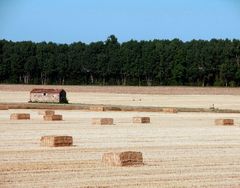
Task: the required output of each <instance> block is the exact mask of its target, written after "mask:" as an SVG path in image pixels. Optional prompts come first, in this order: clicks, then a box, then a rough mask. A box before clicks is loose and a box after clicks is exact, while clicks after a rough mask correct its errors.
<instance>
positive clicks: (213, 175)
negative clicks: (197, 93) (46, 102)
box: [0, 109, 240, 188]
mask: <svg viewBox="0 0 240 188" xmlns="http://www.w3.org/2000/svg"><path fill="white" fill-rule="evenodd" d="M23 112H24V113H30V115H31V120H22V121H10V120H9V116H10V114H12V113H23ZM38 112H39V110H12V109H11V110H8V111H0V132H1V134H0V140H1V142H0V187H1V188H2V187H3V188H10V187H24V188H30V187H60V188H61V187H62V188H65V187H88V186H89V187H98V186H102V187H216V188H219V187H236V188H237V187H240V174H239V171H240V152H239V151H240V150H239V148H240V127H239V126H240V114H215V113H177V114H164V113H153V112H151V113H150V112H148V113H143V112H89V111H86V112H83V111H74V110H73V111H58V110H56V114H62V115H63V116H64V120H65V121H60V122H46V121H44V120H43V119H42V116H39V115H38ZM144 116H148V117H150V118H151V126H133V124H132V117H144ZM101 117H107V118H114V125H112V126H92V125H91V119H92V118H101ZM219 118H226V119H234V120H235V125H236V126H215V123H214V120H215V119H219ZM43 135H71V136H72V137H73V138H74V147H67V148H61V147H57V148H51V147H50V148H48V147H40V145H39V139H40V138H41V136H43ZM118 151H140V152H142V154H143V157H144V165H143V166H137V167H113V166H106V165H104V164H103V163H102V155H103V154H104V153H109V152H118Z"/></svg>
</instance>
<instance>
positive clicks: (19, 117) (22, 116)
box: [10, 113, 30, 120]
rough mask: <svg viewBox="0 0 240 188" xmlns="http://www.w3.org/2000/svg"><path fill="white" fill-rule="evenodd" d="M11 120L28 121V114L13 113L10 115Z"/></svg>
mask: <svg viewBox="0 0 240 188" xmlns="http://www.w3.org/2000/svg"><path fill="white" fill-rule="evenodd" d="M10 119H11V120H28V119H30V114H25V113H14V114H11V115H10Z"/></svg>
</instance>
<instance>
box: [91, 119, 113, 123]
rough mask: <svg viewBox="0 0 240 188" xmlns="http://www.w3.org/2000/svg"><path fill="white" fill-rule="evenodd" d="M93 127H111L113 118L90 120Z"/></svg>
mask: <svg viewBox="0 0 240 188" xmlns="http://www.w3.org/2000/svg"><path fill="white" fill-rule="evenodd" d="M92 124H93V125H113V118H92Z"/></svg>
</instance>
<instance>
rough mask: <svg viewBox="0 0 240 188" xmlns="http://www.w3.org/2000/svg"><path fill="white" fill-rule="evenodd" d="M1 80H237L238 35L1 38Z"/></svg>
mask: <svg viewBox="0 0 240 188" xmlns="http://www.w3.org/2000/svg"><path fill="white" fill-rule="evenodd" d="M0 83H23V84H71V85H74V84H79V85H80V84H81V85H90V84H91V85H148V86H151V85H189V86H240V40H217V39H212V40H211V41H205V40H192V41H189V42H183V41H181V40H179V39H174V40H152V41H135V40H131V41H128V42H124V43H119V42H118V40H117V38H116V37H115V36H114V35H111V36H110V37H108V38H107V40H106V41H104V42H102V41H100V42H93V43H90V44H85V43H82V42H77V43H72V44H70V45H68V44H56V43H52V42H49V43H46V42H41V43H34V42H31V41H23V42H12V41H6V40H0Z"/></svg>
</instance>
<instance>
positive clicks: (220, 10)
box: [0, 0, 240, 43]
mask: <svg viewBox="0 0 240 188" xmlns="http://www.w3.org/2000/svg"><path fill="white" fill-rule="evenodd" d="M111 34H114V35H116V36H117V38H118V39H119V41H120V42H123V41H127V40H130V39H136V40H152V39H173V38H179V39H181V40H184V41H187V40H192V39H211V38H223V39H225V38H229V39H233V38H236V39H240V0H0V39H7V40H13V41H23V40H32V41H35V42H40V41H53V42H57V43H72V42H77V41H82V42H86V43H89V42H93V41H99V40H103V41H104V40H106V38H107V37H108V36H109V35H111Z"/></svg>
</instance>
